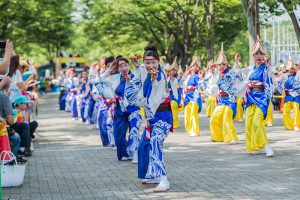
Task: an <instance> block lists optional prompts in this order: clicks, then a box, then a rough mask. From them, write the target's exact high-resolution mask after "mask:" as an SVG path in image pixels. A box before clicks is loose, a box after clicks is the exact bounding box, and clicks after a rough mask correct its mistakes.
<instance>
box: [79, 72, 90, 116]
mask: <svg viewBox="0 0 300 200" xmlns="http://www.w3.org/2000/svg"><path fill="white" fill-rule="evenodd" d="M81 75H82V77H81V80H80V86H79V95H78V102H80V103H79V104H78V105H79V111H80V117H81V121H82V122H86V119H87V111H88V104H87V103H88V100H89V90H90V88H89V83H88V72H87V71H86V70H84V71H83V72H82V73H81Z"/></svg>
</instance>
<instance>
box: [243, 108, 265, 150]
mask: <svg viewBox="0 0 300 200" xmlns="http://www.w3.org/2000/svg"><path fill="white" fill-rule="evenodd" d="M245 138H246V147H247V152H253V151H261V150H263V149H264V148H265V145H267V144H268V143H269V141H268V138H267V133H266V129H265V122H264V114H263V112H262V111H261V109H260V108H259V107H257V106H256V105H255V104H252V105H251V106H249V107H248V108H247V109H246V118H245Z"/></svg>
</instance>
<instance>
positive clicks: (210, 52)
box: [206, 0, 214, 61]
mask: <svg viewBox="0 0 300 200" xmlns="http://www.w3.org/2000/svg"><path fill="white" fill-rule="evenodd" d="M208 6H209V8H208V9H207V11H208V13H207V28H208V39H207V41H206V47H207V60H208V61H210V60H213V59H214V0H210V1H209V5H208Z"/></svg>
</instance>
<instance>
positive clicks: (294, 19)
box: [283, 2, 300, 47]
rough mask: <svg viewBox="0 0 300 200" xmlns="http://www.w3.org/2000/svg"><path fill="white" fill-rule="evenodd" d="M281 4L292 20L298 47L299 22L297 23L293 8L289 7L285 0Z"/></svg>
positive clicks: (299, 35) (299, 36) (299, 40)
mask: <svg viewBox="0 0 300 200" xmlns="http://www.w3.org/2000/svg"><path fill="white" fill-rule="evenodd" d="M283 6H284V8H285V9H286V10H287V11H288V13H289V16H290V18H291V20H292V23H293V26H294V30H295V33H296V36H297V40H298V44H299V47H300V27H299V24H298V21H297V17H296V15H295V12H294V10H293V9H289V6H288V5H287V3H286V2H283Z"/></svg>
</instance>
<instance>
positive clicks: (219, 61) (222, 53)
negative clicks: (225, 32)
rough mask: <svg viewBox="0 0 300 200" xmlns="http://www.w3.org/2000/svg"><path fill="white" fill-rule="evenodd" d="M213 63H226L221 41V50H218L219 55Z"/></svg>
mask: <svg viewBox="0 0 300 200" xmlns="http://www.w3.org/2000/svg"><path fill="white" fill-rule="evenodd" d="M215 64H217V65H221V64H227V58H226V56H225V53H224V49H223V42H222V46H221V52H220V54H219V57H218V59H217V61H216V63H215Z"/></svg>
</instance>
